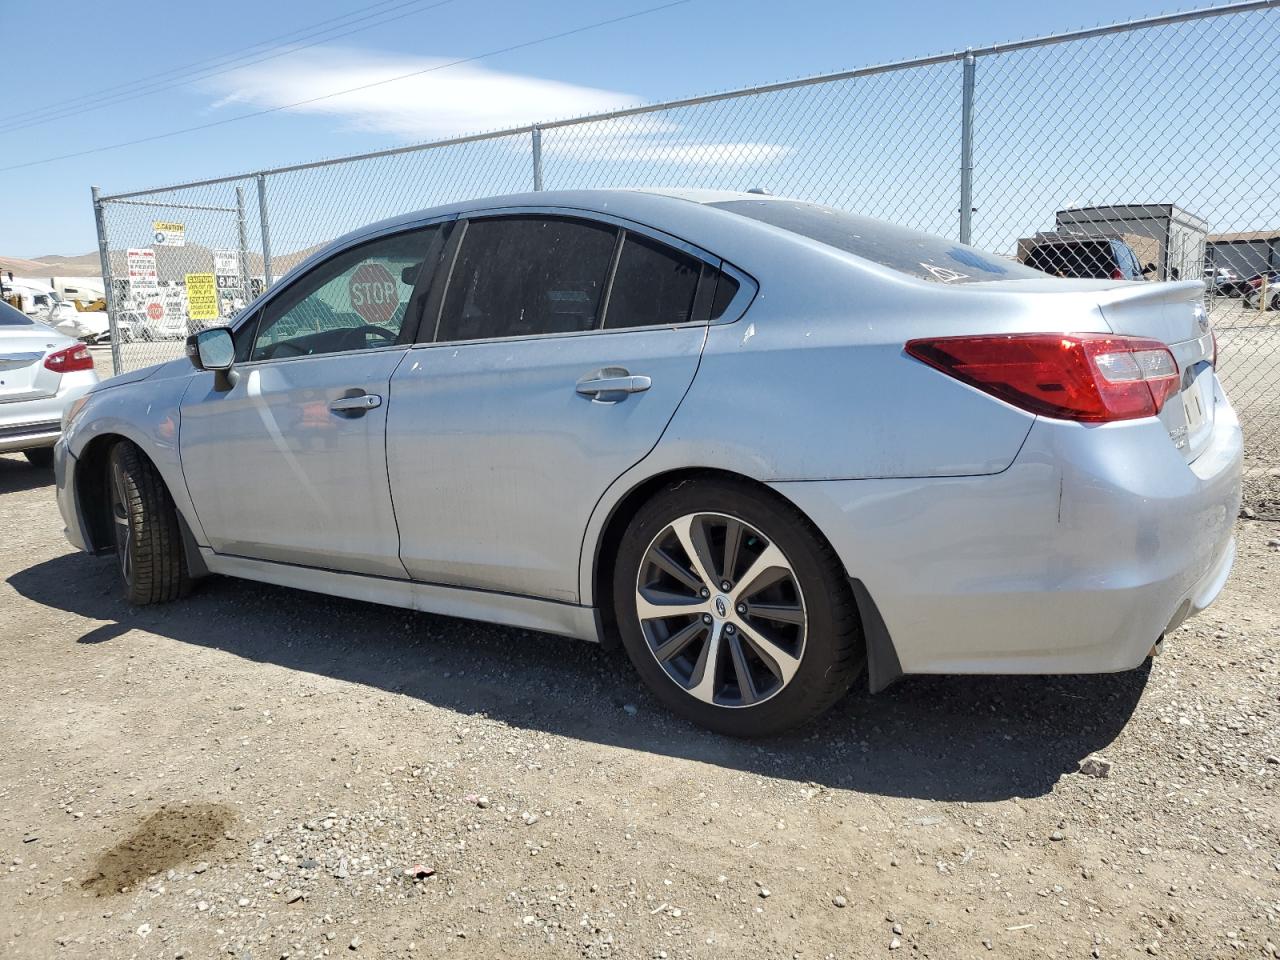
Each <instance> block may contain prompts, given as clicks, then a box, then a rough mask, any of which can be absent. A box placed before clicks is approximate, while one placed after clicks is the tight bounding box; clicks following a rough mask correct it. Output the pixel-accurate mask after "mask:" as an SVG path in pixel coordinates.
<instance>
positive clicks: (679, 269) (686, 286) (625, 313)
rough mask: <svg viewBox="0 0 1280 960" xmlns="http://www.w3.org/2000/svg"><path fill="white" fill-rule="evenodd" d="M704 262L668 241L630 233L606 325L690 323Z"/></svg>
mask: <svg viewBox="0 0 1280 960" xmlns="http://www.w3.org/2000/svg"><path fill="white" fill-rule="evenodd" d="M701 270H702V262H701V261H700V260H696V259H694V258H693V257H691V256H689V255H688V254H685V253H681V252H680V251H679V250H673V249H672V248H671V247H668V246H667V245H666V244H664V243H658V242H657V241H654V240H650V239H649V238H648V237H642V236H640V235H638V234H634V233H628V234H627V235H626V238H625V239H624V240H623V242H622V252H621V254H620V255H619V256H618V270H617V272H616V273H615V274H614V276H613V287H612V288H611V289H610V291H609V312H608V315H607V316H606V317H605V326H606V327H609V328H610V329H614V328H619V327H649V326H653V325H655V324H672V323H688V322H689V319H690V316H691V314H692V311H693V298H694V294H696V293H697V292H698V275H699V273H700V272H701Z"/></svg>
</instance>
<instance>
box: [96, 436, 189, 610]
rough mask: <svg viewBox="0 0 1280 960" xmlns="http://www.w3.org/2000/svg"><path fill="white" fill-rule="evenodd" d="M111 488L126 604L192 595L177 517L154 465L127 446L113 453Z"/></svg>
mask: <svg viewBox="0 0 1280 960" xmlns="http://www.w3.org/2000/svg"><path fill="white" fill-rule="evenodd" d="M107 486H108V490H109V500H110V506H111V521H112V522H111V527H112V532H113V535H114V538H115V547H116V559H117V561H118V562H119V566H120V578H121V580H122V581H123V583H124V595H125V599H126V600H128V601H129V602H130V603H135V604H139V605H145V604H151V603H164V602H166V601H168V600H176V599H177V598H178V597H181V596H184V595H185V594H186V593H187V591H188V590H189V589H190V585H191V580H190V577H189V576H188V575H187V562H186V556H185V554H184V553H183V551H182V532H181V529H180V527H179V525H178V511H177V508H176V507H174V505H173V498H172V497H170V496H169V490H168V488H167V487H166V486H165V485H164V480H163V479H162V478H161V476H160V473H159V471H158V470H156V468H155V465H154V464H153V463H152V462H151V461H150V460H148V459H147V458H146V457H145V456H143V454H142V452H141V451H140V450H139V449H138V448H137V447H135V446H134V445H133V444H132V443H129V442H128V441H127V440H125V441H121V442H120V443H117V444H116V445H115V446H114V447H112V448H111V455H110V457H108V460H107Z"/></svg>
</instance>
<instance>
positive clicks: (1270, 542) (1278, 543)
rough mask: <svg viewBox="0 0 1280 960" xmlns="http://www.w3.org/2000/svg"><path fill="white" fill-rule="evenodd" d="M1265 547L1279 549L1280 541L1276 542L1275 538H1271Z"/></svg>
mask: <svg viewBox="0 0 1280 960" xmlns="http://www.w3.org/2000/svg"><path fill="white" fill-rule="evenodd" d="M1267 546H1268V547H1280V540H1277V539H1276V538H1275V537H1272V538H1271V539H1270V540H1268V541H1267Z"/></svg>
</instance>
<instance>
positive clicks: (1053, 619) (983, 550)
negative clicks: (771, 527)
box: [773, 385, 1243, 673]
mask: <svg viewBox="0 0 1280 960" xmlns="http://www.w3.org/2000/svg"><path fill="white" fill-rule="evenodd" d="M1215 393H1216V397H1215V399H1216V408H1215V417H1216V421H1215V427H1214V433H1213V436H1212V439H1211V441H1210V444H1209V446H1208V447H1207V448H1206V449H1205V451H1204V452H1203V453H1202V454H1201V455H1200V456H1199V457H1198V458H1197V459H1196V460H1195V461H1194V462H1193V463H1191V464H1187V463H1186V462H1185V461H1184V460H1183V458H1182V456H1181V454H1179V453H1178V451H1177V449H1176V448H1175V447H1174V445H1173V443H1172V442H1171V441H1170V439H1169V436H1168V433H1167V432H1166V431H1165V429H1164V427H1162V426H1161V425H1160V423H1159V422H1158V421H1155V420H1142V421H1129V422H1125V423H1115V424H1106V425H1101V426H1085V425H1082V424H1075V423H1066V422H1062V421H1051V420H1044V419H1041V420H1038V421H1037V422H1036V424H1035V426H1033V427H1032V429H1031V432H1030V433H1029V434H1028V436H1027V440H1026V443H1025V444H1024V446H1023V449H1022V450H1021V451H1020V452H1019V454H1018V456H1017V458H1016V459H1015V460H1014V463H1013V464H1012V465H1011V466H1010V467H1009V468H1008V469H1007V470H1005V471H1004V472H1003V473H1000V474H996V475H992V476H985V477H954V478H935V479H917V480H855V481H817V482H806V483H777V484H774V485H773V486H774V488H775V489H776V490H778V491H779V492H780V493H782V494H783V495H784V496H786V497H788V498H789V499H790V500H792V501H793V502H794V503H795V504H796V505H797V506H799V507H800V508H801V509H802V510H804V511H805V512H806V513H807V514H808V515H809V517H810V518H811V519H812V520H813V521H814V522H815V523H816V524H817V525H818V526H819V528H820V529H821V530H822V531H823V532H824V533H825V534H826V535H827V537H828V538H829V539H830V540H831V542H832V545H833V546H834V548H835V550H836V552H837V553H838V554H839V555H840V557H841V559H842V560H843V561H844V564H845V567H846V569H847V571H848V574H849V575H850V576H851V577H855V578H857V579H859V580H861V581H862V583H863V584H864V585H865V587H866V589H867V592H868V594H869V595H870V597H871V599H872V600H873V601H874V603H875V604H876V606H877V607H878V609H879V613H880V616H881V618H882V619H883V621H884V624H885V627H886V629H887V631H888V634H889V637H890V638H891V640H892V643H893V647H894V650H895V651H896V653H897V657H898V660H899V661H900V663H901V666H902V670H903V672H905V673H1103V672H1109V671H1116V670H1126V669H1131V668H1133V667H1136V666H1137V665H1139V664H1140V663H1141V662H1142V661H1143V659H1144V658H1145V657H1146V656H1147V653H1148V652H1149V651H1150V650H1151V648H1152V646H1153V644H1155V642H1156V640H1157V639H1158V638H1159V637H1160V636H1161V635H1162V634H1163V633H1164V632H1165V631H1166V630H1169V629H1172V628H1174V627H1176V626H1177V625H1178V624H1180V623H1181V622H1182V621H1183V620H1185V619H1186V618H1187V617H1189V616H1191V615H1193V614H1195V613H1197V612H1199V611H1200V610H1203V609H1204V608H1205V607H1207V606H1208V605H1209V604H1210V603H1211V602H1212V601H1213V600H1214V598H1215V597H1216V596H1217V595H1218V593H1219V591H1220V590H1221V589H1222V586H1223V584H1224V583H1225V581H1226V579H1227V575H1228V574H1229V573H1230V570H1231V564H1232V561H1233V560H1234V557H1235V541H1234V538H1233V533H1232V531H1233V524H1234V520H1235V517H1236V515H1237V513H1238V511H1239V506H1240V476H1241V468H1242V447H1243V444H1242V438H1241V433H1240V424H1239V421H1238V420H1237V418H1236V415H1235V412H1234V411H1233V410H1232V409H1231V406H1230V404H1229V403H1228V402H1227V400H1226V397H1225V396H1223V394H1222V392H1221V387H1220V386H1217V385H1215Z"/></svg>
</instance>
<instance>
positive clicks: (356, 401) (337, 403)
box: [329, 393, 382, 417]
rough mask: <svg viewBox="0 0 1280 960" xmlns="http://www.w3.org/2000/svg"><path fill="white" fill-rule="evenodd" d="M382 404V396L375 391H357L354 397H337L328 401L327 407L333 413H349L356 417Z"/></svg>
mask: <svg viewBox="0 0 1280 960" xmlns="http://www.w3.org/2000/svg"><path fill="white" fill-rule="evenodd" d="M380 406H382V398H381V397H380V396H378V395H377V394H376V393H358V394H356V395H355V396H354V397H339V398H338V399H337V400H330V401H329V409H330V410H332V411H333V412H334V413H341V414H349V415H350V416H353V417H358V416H361V415H363V414H364V413H367V412H368V411H370V410H372V409H374V408H375V407H380Z"/></svg>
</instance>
